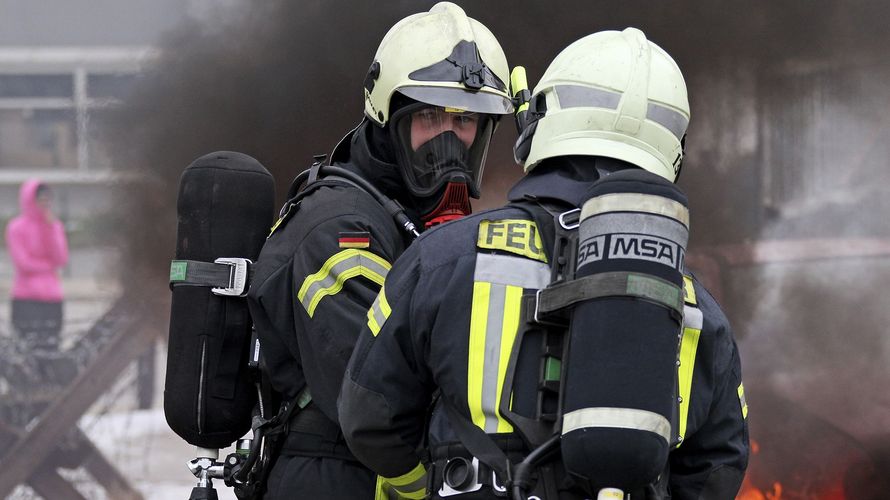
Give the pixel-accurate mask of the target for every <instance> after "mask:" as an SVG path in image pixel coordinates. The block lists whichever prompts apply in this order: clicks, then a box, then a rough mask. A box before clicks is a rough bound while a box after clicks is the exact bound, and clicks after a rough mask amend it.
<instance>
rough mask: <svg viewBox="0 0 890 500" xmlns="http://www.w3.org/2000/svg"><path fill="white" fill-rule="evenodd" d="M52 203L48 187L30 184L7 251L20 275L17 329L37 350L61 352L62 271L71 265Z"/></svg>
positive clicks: (16, 298) (15, 301)
mask: <svg viewBox="0 0 890 500" xmlns="http://www.w3.org/2000/svg"><path fill="white" fill-rule="evenodd" d="M51 203H52V192H51V190H50V188H49V186H47V185H46V184H42V183H41V182H40V181H38V180H36V179H31V180H28V181H25V183H24V184H22V187H21V190H20V191H19V204H20V206H21V214H19V215H18V216H16V217H15V218H13V219H12V220H11V221H9V224H8V225H7V226H6V245H7V247H8V249H9V255H10V258H11V259H12V264H13V267H14V269H15V281H14V282H13V285H12V293H11V295H12V324H13V328H14V329H15V331H16V333H17V334H18V336H19V337H20V338H23V339H25V340H27V341H28V342H29V343H30V344H31V345H33V346H42V347H49V348H56V347H57V346H58V343H59V332H60V331H61V329H62V298H63V297H62V283H61V281H60V280H59V269H60V268H61V267H63V266H64V265H65V264H66V263H67V262H68V241H67V240H66V238H65V228H64V227H63V226H62V223H61V222H60V221H59V220H58V219H57V218H56V216H55V215H54V214H53V212H52V209H51Z"/></svg>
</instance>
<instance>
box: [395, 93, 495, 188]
mask: <svg viewBox="0 0 890 500" xmlns="http://www.w3.org/2000/svg"><path fill="white" fill-rule="evenodd" d="M494 124H495V119H494V117H493V116H492V115H488V114H484V113H472V112H465V111H460V110H457V109H453V108H444V107H440V106H430V105H428V104H424V103H418V104H414V105H409V106H405V107H404V108H402V109H399V110H398V111H397V112H396V113H395V114H394V115H393V126H394V130H395V143H396V144H395V145H396V151H397V157H398V164H399V167H400V168H401V170H402V177H403V178H404V179H405V183H406V185H407V187H408V189H409V190H410V191H411V193H412V194H413V195H415V196H430V195H433V194H435V193H436V192H437V191H438V190H439V189H440V188H442V187H443V186H444V185H445V184H447V183H449V182H462V183H465V184H467V187H468V188H469V192H470V196H472V197H474V198H478V197H479V192H480V183H481V181H482V167H483V165H484V163H485V156H486V154H487V153H488V145H489V143H490V142H491V135H492V132H493V130H494Z"/></svg>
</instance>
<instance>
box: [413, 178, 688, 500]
mask: <svg viewBox="0 0 890 500" xmlns="http://www.w3.org/2000/svg"><path fill="white" fill-rule="evenodd" d="M536 204H537V207H534V206H531V207H530V206H529V205H528V204H527V203H520V204H517V205H514V207H516V208H522V209H524V210H525V211H526V212H528V213H529V214H530V215H531V216H532V219H533V220H535V222H536V224H535V225H536V227H537V228H539V232H540V233H542V234H543V235H544V237H545V238H547V239H549V240H550V241H554V244H553V246H552V250H551V255H549V258H550V270H551V277H550V282H549V284H547V285H546V286H544V287H541V288H539V289H538V290H536V291H527V292H526V293H525V294H524V295H523V297H522V303H521V307H520V313H519V314H520V321H519V327H518V330H517V332H516V337H515V340H514V341H513V347H512V351H511V354H510V361H509V364H508V365H507V369H506V375H505V378H504V379H503V386H502V390H501V391H500V400H499V401H498V407H497V414H498V418H502V419H503V420H505V421H506V423H508V424H509V426H510V428H511V430H512V431H513V432H515V434H516V435H518V436H519V439H518V440H519V441H521V446H519V447H517V448H521V449H518V450H517V449H509V448H506V447H505V446H504V443H503V440H502V436H503V434H499V432H503V431H502V430H500V428H498V430H497V431H495V432H493V431H492V430H493V429H495V427H490V428H485V429H483V428H482V427H480V426H479V425H478V422H476V423H474V421H473V420H472V419H468V418H467V417H466V416H463V415H462V414H460V412H459V411H458V410H457V408H454V407H453V406H452V405H451V404H450V403H448V402H447V401H446V402H444V406H445V408H446V411H447V414H448V417H449V421H450V423H451V425H452V427H453V429H454V430H455V432H456V433H457V434H458V437H459V439H460V441H461V443H462V445H463V446H464V447H465V449H466V453H464V454H463V455H461V453H452V455H454V456H449V457H447V458H445V459H444V460H443V459H441V458H437V456H440V455H441V454H442V453H441V450H433V451H432V457H431V458H432V459H433V469H434V472H433V474H432V475H433V476H434V479H433V485H432V486H433V489H432V491H433V493H434V495H437V497H447V496H454V495H457V494H461V495H466V496H461V498H491V497H492V496H495V497H497V496H507V495H508V494H509V495H510V496H512V498H514V499H525V498H535V497H537V498H544V499H556V498H587V497H595V496H596V495H597V494H598V493H599V492H601V491H603V492H604V494H605V493H608V494H614V490H611V489H609V488H618V489H620V490H622V491H623V492H624V493H628V494H631V496H632V497H633V498H646V494H647V493H646V492H647V491H648V490H649V489H651V488H652V485H653V484H654V483H657V482H658V481H659V480H660V476H661V474H662V473H663V472H664V470H665V467H666V463H667V456H668V453H669V452H670V449H671V448H672V447H673V446H674V445H676V444H678V442H679V439H678V436H680V434H679V433H680V430H681V429H680V427H681V426H682V423H681V421H682V420H683V419H682V418H681V409H680V408H679V401H680V396H679V393H680V392H682V391H683V390H684V389H683V387H679V386H680V385H681V384H678V366H680V356H681V348H680V341H681V339H682V328H683V320H684V277H683V274H682V269H683V267H682V266H683V256H684V254H685V247H686V242H687V239H688V210H687V208H686V206H687V202H686V198H685V196H684V195H683V194H682V193H681V192H680V191H679V190H678V189H677V188H676V186H674V185H673V184H671V183H669V182H667V181H665V180H663V179H661V178H659V177H657V176H654V175H652V174H649V173H647V172H645V171H642V170H628V171H621V172H616V173H613V174H610V175H608V176H606V177H604V178H603V179H601V180H600V181H598V182H597V183H595V184H594V185H593V186H592V187H591V189H590V191H589V192H588V201H587V202H585V203H584V204H583V206H582V208H581V209H574V210H570V211H568V212H564V211H561V210H559V209H558V208H557V207H554V206H550V205H547V204H544V203H540V202H538V203H536ZM503 222H504V221H499V222H498V224H501V226H500V227H497V229H496V230H495V231H491V230H490V229H491V227H496V226H494V224H495V223H493V222H489V223H488V224H489V228H488V229H489V230H488V231H485V230H482V229H481V230H480V243H479V244H478V245H477V246H479V247H480V248H486V246H485V245H484V244H483V243H485V242H486V241H487V240H486V241H483V239H484V238H483V234H491V236H492V240H493V241H494V239H496V238H498V237H499V235H501V234H503V235H504V236H503V240H502V241H501V245H500V246H501V247H502V249H506V246H505V244H506V242H507V241H508V240H507V237H506V236H505V235H506V234H507V232H508V229H507V227H508V226H509V223H506V224H503ZM483 229H485V228H483ZM513 233H514V236H515V238H514V243H518V242H522V241H525V242H526V243H525V244H524V245H521V244H514V245H513V247H512V249H507V251H510V252H513V253H521V252H522V251H526V252H527V253H528V252H531V253H532V254H533V253H534V252H533V249H534V248H535V247H536V243H535V241H536V240H534V239H531V240H529V239H528V238H527V231H524V230H523V229H522V226H521V225H514V226H513ZM522 234H526V236H525V237H522V236H521V235H522ZM529 241H530V242H531V244H529ZM493 246H498V245H491V246H490V247H493ZM490 247H489V248H490ZM526 257H529V258H535V255H531V254H529V255H526ZM477 266H478V261H477ZM699 328H700V325H699ZM690 368H691V367H690ZM529 373H532V374H535V376H534V377H533V380H532V383H529ZM686 391H687V392H688V388H687V389H686ZM443 399H445V398H443ZM502 428H506V427H504V426H502ZM498 440H500V441H498ZM446 454H447V453H446ZM467 455H469V456H467ZM451 464H455V465H451ZM477 464H478V465H477ZM457 469H462V470H469V471H471V472H466V473H456V472H455V470H457ZM486 469H489V470H492V471H494V474H493V475H492V477H493V479H492V480H491V481H490V483H491V485H490V487H489V488H487V489H486V491H484V493H483V492H482V491H481V490H483V489H484V488H483V487H484V486H488V485H486V484H485V481H484V480H480V478H482V479H484V478H487V477H488V473H487V470H486ZM624 493H622V496H623V494H624ZM618 498H621V497H618Z"/></svg>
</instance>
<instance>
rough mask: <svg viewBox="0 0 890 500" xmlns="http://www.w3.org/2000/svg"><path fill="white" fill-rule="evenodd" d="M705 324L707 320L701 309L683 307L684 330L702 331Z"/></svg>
mask: <svg viewBox="0 0 890 500" xmlns="http://www.w3.org/2000/svg"><path fill="white" fill-rule="evenodd" d="M704 322H705V318H704V315H703V314H702V312H701V309H699V308H697V307H690V306H686V305H684V306H683V328H692V329H693V330H701V329H702V326H703V325H704Z"/></svg>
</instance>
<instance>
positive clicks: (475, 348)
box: [467, 281, 491, 429]
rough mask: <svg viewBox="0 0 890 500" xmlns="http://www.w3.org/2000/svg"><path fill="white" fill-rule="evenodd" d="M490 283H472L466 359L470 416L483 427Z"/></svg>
mask: <svg viewBox="0 0 890 500" xmlns="http://www.w3.org/2000/svg"><path fill="white" fill-rule="evenodd" d="M490 296H491V283H485V282H482V281H476V282H474V283H473V306H472V309H471V313H470V345H469V348H470V353H469V359H468V360H467V361H468V362H467V403H468V405H469V407H470V418H471V420H473V423H474V424H476V425H477V426H478V427H480V428H482V429H484V428H485V414H484V413H482V379H483V374H484V372H483V370H484V368H485V331H486V329H487V326H488V303H489V301H490Z"/></svg>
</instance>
